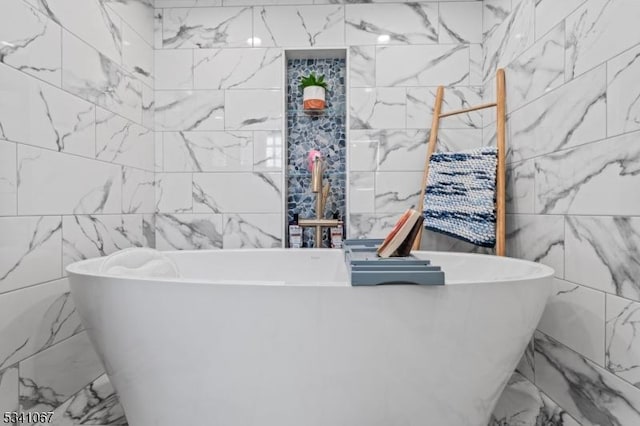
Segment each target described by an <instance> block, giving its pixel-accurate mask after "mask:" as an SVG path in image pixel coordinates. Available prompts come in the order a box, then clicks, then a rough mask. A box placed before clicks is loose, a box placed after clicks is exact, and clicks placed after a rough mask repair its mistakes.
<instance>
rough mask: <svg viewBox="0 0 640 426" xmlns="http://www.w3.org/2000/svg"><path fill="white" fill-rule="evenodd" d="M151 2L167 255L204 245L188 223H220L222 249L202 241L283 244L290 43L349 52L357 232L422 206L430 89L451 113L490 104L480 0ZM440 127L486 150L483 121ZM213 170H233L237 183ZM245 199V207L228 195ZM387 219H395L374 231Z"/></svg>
mask: <svg viewBox="0 0 640 426" xmlns="http://www.w3.org/2000/svg"><path fill="white" fill-rule="evenodd" d="M155 6H156V9H155V12H154V16H155V37H154V43H155V48H156V50H155V56H154V63H155V68H156V70H157V72H156V80H155V82H156V96H155V101H156V116H155V119H156V128H155V129H156V131H158V133H157V135H156V136H157V137H156V145H157V146H156V152H157V154H156V161H157V163H156V171H157V172H158V175H157V176H158V181H157V188H156V193H158V194H160V196H161V198H159V199H156V208H157V212H158V214H159V216H158V222H157V224H158V234H159V235H158V237H159V238H158V241H159V242H162V244H166V247H198V246H200V245H201V244H202V243H203V239H202V238H201V237H202V235H201V234H199V233H196V235H195V236H194V238H196V241H194V242H193V244H189V238H190V235H192V234H191V233H192V232H193V231H192V228H191V227H190V226H189V223H190V222H183V220H191V219H193V220H197V221H198V223H200V224H203V221H204V222H206V221H207V220H211V223H210V230H211V231H212V232H211V233H209V234H207V235H209V237H213V236H214V235H217V238H218V241H215V242H213V241H211V240H210V239H209V237H206V238H204V241H205V242H206V243H205V245H211V244H213V245H214V246H218V247H220V246H221V247H237V246H240V247H253V246H260V247H262V246H265V245H266V246H267V247H272V246H280V245H282V243H283V239H284V238H285V237H284V236H285V227H284V225H285V222H286V217H284V216H285V214H284V211H283V208H284V207H283V206H284V205H285V202H284V199H283V197H285V196H286V194H285V191H284V190H283V189H282V185H283V184H284V180H285V179H284V174H283V173H284V162H283V155H284V154H285V151H286V147H284V146H283V135H284V132H285V131H286V129H283V125H284V117H282V113H283V111H284V106H283V105H282V102H283V99H284V93H283V92H284V90H285V88H284V87H283V81H284V73H285V69H284V67H285V63H284V62H285V61H284V57H283V50H284V49H287V48H307V47H312V48H316V47H318V48H321V47H328V48H345V47H346V48H348V49H349V56H348V64H347V66H348V68H349V70H348V76H349V77H348V78H349V80H348V81H346V85H347V87H349V90H348V92H347V98H348V104H349V106H350V107H349V109H348V111H347V114H348V123H349V128H348V129H347V140H346V143H347V151H348V152H349V153H350V156H349V157H348V164H347V169H348V171H349V175H350V178H349V181H348V182H347V193H348V194H349V200H348V203H347V204H348V205H349V213H348V217H347V218H346V219H347V222H348V224H349V225H348V228H347V234H348V236H349V237H372V238H373V237H381V236H383V235H384V234H386V233H387V232H388V230H389V229H390V228H389V227H390V226H391V225H392V224H393V223H394V222H395V218H397V217H398V216H399V214H401V213H402V212H403V211H404V210H405V209H406V208H408V207H410V206H412V205H415V204H416V201H417V194H418V192H419V189H420V184H421V176H420V171H421V170H422V169H423V166H424V156H425V148H424V144H425V142H426V140H427V139H428V128H429V126H430V108H431V105H432V104H433V98H434V91H435V90H434V89H433V88H434V86H437V85H440V84H446V85H448V86H450V87H451V91H450V94H449V95H448V96H447V99H446V102H447V106H448V107H450V108H456V107H461V106H463V105H468V104H473V103H477V102H479V101H480V100H481V98H482V96H481V89H482V69H481V67H482V45H481V43H482V39H483V33H482V19H483V17H482V14H483V8H482V2H481V1H477V0H468V1H455V2H449V1H446V2H445V1H442V2H438V1H432V2H421V3H414V2H395V1H382V2H373V3H371V2H351V1H336V2H334V1H330V2H326V1H317V0H293V1H279V0H264V1H257V2H250V1H247V0H215V1H214V0H205V1H203V0H156V2H155ZM445 127H447V128H446V131H444V132H443V133H442V135H441V142H442V143H441V147H442V149H461V148H466V147H473V146H478V145H480V144H481V143H482V127H483V126H482V116H481V115H480V114H469V115H468V116H466V117H462V118H459V119H452V120H449V122H448V123H447V125H445ZM234 144H235V145H234ZM158 159H160V161H158ZM215 175H224V176H228V177H229V178H231V177H232V176H233V177H234V179H235V180H233V183H234V184H233V185H224V184H222V182H221V181H220V179H219V178H216V177H215ZM267 181H271V182H273V185H271V186H270V187H267V188H266V190H265V191H264V192H261V193H260V196H259V197H257V196H255V194H256V191H257V189H256V188H258V187H255V186H254V185H255V184H256V183H257V182H267ZM203 182H208V183H207V184H206V185H202V183H203ZM213 182H219V183H220V184H214V183H213ZM227 182H228V181H227ZM189 187H191V189H192V194H191V196H189V195H187V194H185V191H186V190H188V188H189ZM238 194H242V195H241V196H245V197H246V198H247V200H246V201H245V202H243V203H239V204H238V203H236V204H233V205H232V204H229V203H227V202H225V201H224V200H225V199H229V198H230V197H231V196H232V195H235V196H238ZM202 214H207V215H208V216H201V215H202ZM196 215H198V216H197V217H196ZM380 216H384V217H386V218H387V219H385V220H382V221H380V222H379V223H378V224H376V225H374V226H369V225H368V224H370V223H372V221H375V219H376V218H378V217H380ZM232 218H235V219H233V220H241V221H244V226H243V229H244V230H245V232H246V233H247V235H246V236H244V237H242V238H237V237H234V236H233V232H234V228H233V227H232V226H230V225H229V224H230V223H232V222H233V220H232ZM220 221H221V222H220ZM233 223H235V222H233ZM172 228H173V229H172ZM214 230H215V232H213V231H214ZM267 235H268V237H266V238H265V236H267ZM432 238H433V241H435V237H433V236H432ZM172 241H175V243H172ZM224 241H227V243H224ZM444 243H445V245H446V246H452V245H455V242H451V241H445V242H444ZM229 244H231V245H229ZM434 244H435V243H434ZM466 249H467V250H469V249H470V248H468V247H467V248H466Z"/></svg>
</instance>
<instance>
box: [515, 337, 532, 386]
mask: <svg viewBox="0 0 640 426" xmlns="http://www.w3.org/2000/svg"><path fill="white" fill-rule="evenodd" d="M516 372H517V373H519V374H522V375H523V376H524V377H525V378H526V379H527V380H529V381H531V382H534V381H535V342H534V339H533V337H532V338H531V341H530V342H529V344H527V348H526V349H525V350H524V354H522V358H520V362H519V363H518V366H517V367H516Z"/></svg>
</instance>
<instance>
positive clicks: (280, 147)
mask: <svg viewBox="0 0 640 426" xmlns="http://www.w3.org/2000/svg"><path fill="white" fill-rule="evenodd" d="M285 149H286V148H285V147H284V144H283V140H282V132H280V131H255V132H253V171H255V172H280V171H282V168H283V165H284V159H283V158H284V155H286V154H285Z"/></svg>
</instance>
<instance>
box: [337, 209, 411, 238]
mask: <svg viewBox="0 0 640 426" xmlns="http://www.w3.org/2000/svg"><path fill="white" fill-rule="evenodd" d="M399 216H400V215H399V214H398V213H386V214H372V213H367V214H361V213H351V214H350V215H349V220H348V221H347V226H348V228H347V238H384V237H386V236H387V234H388V233H389V231H391V229H393V226H394V225H395V224H396V222H397V221H398V219H399Z"/></svg>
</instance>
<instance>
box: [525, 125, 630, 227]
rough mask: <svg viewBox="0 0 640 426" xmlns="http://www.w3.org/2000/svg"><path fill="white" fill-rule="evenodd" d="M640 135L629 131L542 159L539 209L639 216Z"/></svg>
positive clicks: (538, 175) (539, 161) (539, 164)
mask: <svg viewBox="0 0 640 426" xmlns="http://www.w3.org/2000/svg"><path fill="white" fill-rule="evenodd" d="M639 135H640V133H638V132H635V133H628V134H626V135H622V136H617V137H614V138H610V139H607V140H604V141H600V142H595V143H591V144H587V145H584V146H580V147H577V148H573V149H570V150H567V151H560V152H557V153H554V154H549V155H545V156H542V157H538V158H536V160H535V167H536V179H535V181H536V192H535V193H536V211H537V212H538V213H545V214H549V213H551V214H565V213H568V214H590V215H638V214H640V198H638V197H635V196H630V194H636V193H637V189H638V185H639V184H640V175H638V174H636V173H635V172H633V170H637V168H638V165H639V164H640V138H639V137H638V136H639Z"/></svg>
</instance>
